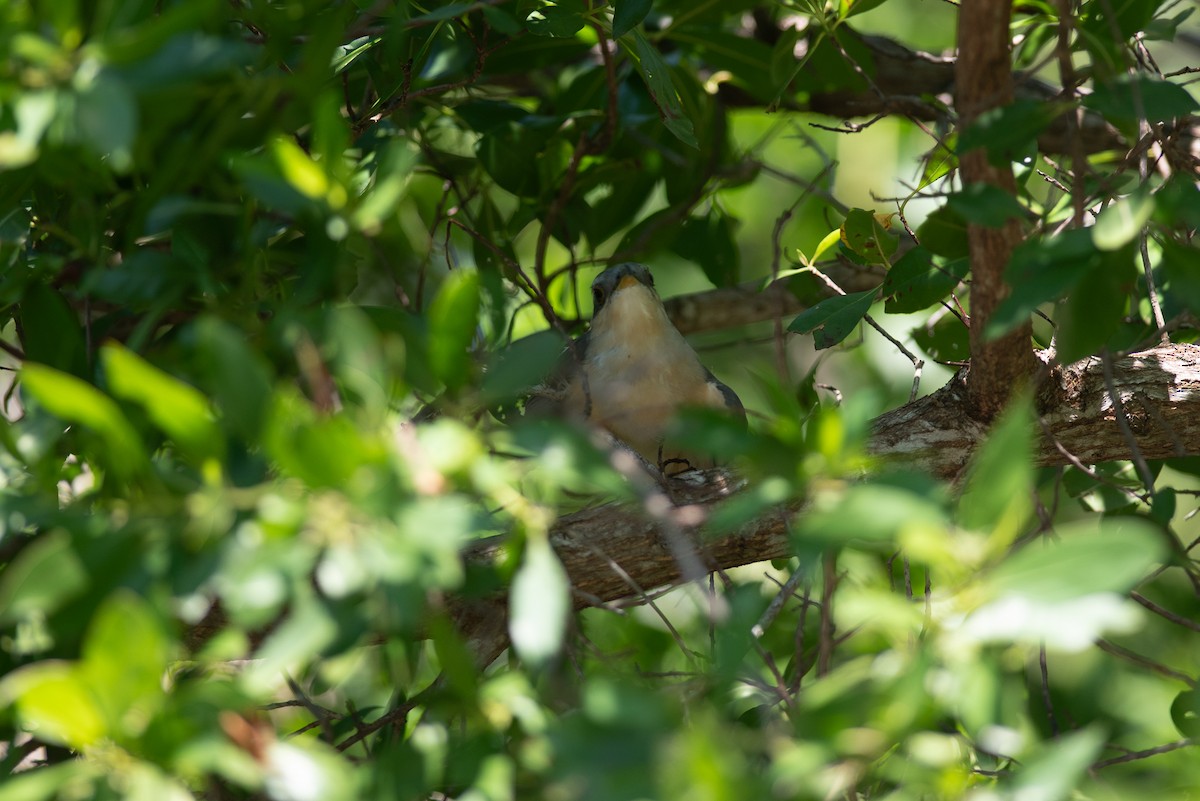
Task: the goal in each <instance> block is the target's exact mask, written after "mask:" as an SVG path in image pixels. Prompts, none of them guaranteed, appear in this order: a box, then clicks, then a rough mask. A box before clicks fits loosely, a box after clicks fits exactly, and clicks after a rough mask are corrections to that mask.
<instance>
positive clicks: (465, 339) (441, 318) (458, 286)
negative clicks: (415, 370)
mask: <svg viewBox="0 0 1200 801" xmlns="http://www.w3.org/2000/svg"><path fill="white" fill-rule="evenodd" d="M478 317H479V274H478V273H475V272H472V271H469V270H455V271H454V272H452V273H450V275H448V276H446V280H445V282H444V283H443V284H442V288H441V289H440V290H439V291H438V294H437V296H436V297H435V298H434V299H433V303H431V304H430V306H429V362H430V364H431V365H432V367H433V370H434V372H435V373H437V376H438V378H440V379H441V380H442V381H443V382H444V383H445V384H446V386H447V388H449V389H450V390H451V391H456V390H458V389H461V388H462V386H463V385H464V384H465V383H466V381H467V378H468V376H469V375H470V372H471V356H470V353H469V352H468V348H469V347H470V345H471V340H472V339H474V338H475V329H476V325H477V320H478Z"/></svg>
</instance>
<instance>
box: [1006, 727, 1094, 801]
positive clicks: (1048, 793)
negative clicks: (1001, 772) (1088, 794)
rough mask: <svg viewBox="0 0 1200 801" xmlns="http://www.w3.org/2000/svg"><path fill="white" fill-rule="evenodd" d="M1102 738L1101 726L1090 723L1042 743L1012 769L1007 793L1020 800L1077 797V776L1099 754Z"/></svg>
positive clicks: (1061, 799) (1060, 799)
mask: <svg viewBox="0 0 1200 801" xmlns="http://www.w3.org/2000/svg"><path fill="white" fill-rule="evenodd" d="M1105 740H1107V736H1106V735H1105V733H1104V731H1103V730H1101V729H1100V728H1099V727H1096V726H1089V727H1088V728H1085V729H1082V730H1079V731H1073V732H1070V733H1068V734H1064V735H1063V736H1062V737H1060V738H1059V739H1057V740H1055V741H1054V742H1051V743H1048V744H1045V745H1043V746H1042V747H1041V748H1039V749H1038V751H1037V752H1035V753H1036V755H1035V756H1034V757H1033V759H1031V760H1030V761H1029V762H1028V763H1027V764H1025V765H1022V766H1021V767H1019V768H1018V769H1017V770H1016V771H1015V775H1014V776H1013V777H1012V780H1011V793H1012V794H1011V796H1010V797H1011V798H1014V799H1022V801H1025V800H1026V799H1027V800H1028V801H1034V799H1036V801H1064V799H1068V798H1074V797H1076V794H1077V792H1078V791H1077V789H1076V788H1077V787H1078V785H1079V781H1080V779H1082V778H1083V776H1084V774H1085V773H1086V772H1087V770H1088V768H1090V767H1091V765H1092V763H1093V762H1095V761H1096V757H1098V756H1099V755H1100V752H1101V750H1102V749H1103V748H1104V743H1105Z"/></svg>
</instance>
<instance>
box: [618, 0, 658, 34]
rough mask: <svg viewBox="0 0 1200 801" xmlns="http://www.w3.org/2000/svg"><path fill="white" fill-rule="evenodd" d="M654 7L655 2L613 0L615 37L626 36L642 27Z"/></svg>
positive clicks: (651, 0) (650, 0) (645, 0)
mask: <svg viewBox="0 0 1200 801" xmlns="http://www.w3.org/2000/svg"><path fill="white" fill-rule="evenodd" d="M653 5H654V0H613V25H612V35H613V37H614V38H616V37H621V36H624V35H625V34H627V33H629V32H630V31H631V30H633V29H634V28H635V27H637V26H638V25H641V24H642V20H644V19H645V18H646V15H647V14H649V13H650V8H651V6H653Z"/></svg>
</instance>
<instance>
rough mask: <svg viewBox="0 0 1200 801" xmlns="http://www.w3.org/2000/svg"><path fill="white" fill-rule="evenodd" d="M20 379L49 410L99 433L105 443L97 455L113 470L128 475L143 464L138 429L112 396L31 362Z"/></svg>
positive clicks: (142, 449) (144, 456)
mask: <svg viewBox="0 0 1200 801" xmlns="http://www.w3.org/2000/svg"><path fill="white" fill-rule="evenodd" d="M21 382H22V385H23V386H24V387H25V390H26V391H28V392H29V393H30V394H31V395H32V396H33V397H35V398H37V401H38V403H40V404H41V405H42V406H43V407H45V409H46V410H47V411H48V412H50V413H51V414H53V415H55V416H56V417H60V418H62V419H63V420H66V421H68V422H71V423H78V424H80V425H83V426H86V427H87V428H89V429H91V430H92V431H94V432H95V433H96V434H98V435H99V436H100V437H101V439H103V441H104V444H105V451H104V452H103V453H101V454H99V457H98V458H99V459H100V461H101V462H102V463H104V464H106V465H107V466H108V467H109V468H110V469H112V470H113V472H115V473H117V474H119V475H126V476H128V475H132V474H134V473H136V472H138V471H139V470H141V469H142V468H143V467H144V466H145V465H146V452H145V449H144V448H143V447H142V440H141V438H140V437H139V436H138V434H137V431H135V430H134V428H133V426H132V425H130V423H129V421H128V420H127V419H125V415H124V414H122V413H121V410H120V408H119V407H118V406H117V404H116V403H115V402H114V401H113V399H112V398H110V397H108V396H107V395H105V394H104V393H102V392H101V391H100V390H98V389H96V388H95V387H94V386H92V385H91V384H89V383H87V382H86V381H82V380H80V379H78V378H76V377H75V376H72V375H68V374H67V373H61V372H59V371H58V370H55V369H53V368H50V367H46V366H45V365H42V364H34V363H32V362H29V363H26V365H25V366H24V367H23V368H22V369H21Z"/></svg>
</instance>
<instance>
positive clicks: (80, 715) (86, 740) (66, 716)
mask: <svg viewBox="0 0 1200 801" xmlns="http://www.w3.org/2000/svg"><path fill="white" fill-rule="evenodd" d="M9 705H12V706H15V708H16V710H17V716H18V718H19V719H20V721H21V726H22V727H23V728H24V729H26V730H27V731H29V732H30V733H31V734H33V736H35V737H37V738H38V739H39V740H43V741H45V742H48V743H57V744H60V745H65V746H68V747H70V748H74V749H82V748H86V747H88V746H89V745H92V744H93V743H95V742H96V741H98V740H100V739H101V738H102V737H104V736H105V735H106V734H107V733H108V729H107V727H106V726H105V723H104V716H103V715H102V714H101V712H100V709H99V707H98V706H97V705H96V699H95V697H94V696H93V695H92V693H91V691H90V690H89V689H88V686H87V684H86V683H85V682H84V680H83V677H82V676H81V675H80V672H79V669H78V666H77V665H74V664H71V663H69V662H58V661H49V660H47V661H43V662H35V663H34V664H32V665H29V666H28V667H24V668H21V669H20V670H17V671H14V672H12V673H9V674H8V675H7V676H5V677H4V679H3V680H0V706H9Z"/></svg>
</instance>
